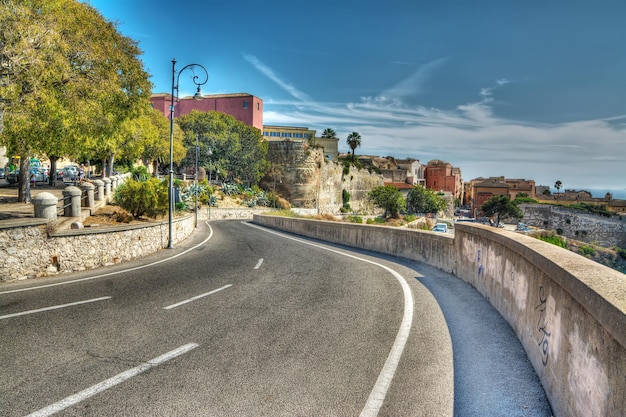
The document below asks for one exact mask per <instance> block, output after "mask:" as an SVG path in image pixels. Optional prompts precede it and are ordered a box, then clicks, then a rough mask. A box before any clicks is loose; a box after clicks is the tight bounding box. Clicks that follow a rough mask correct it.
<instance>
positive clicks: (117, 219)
mask: <svg viewBox="0 0 626 417" xmlns="http://www.w3.org/2000/svg"><path fill="white" fill-rule="evenodd" d="M157 220H159V219H149V218H144V217H140V218H138V219H135V218H133V216H132V215H131V214H130V213H128V212H127V211H126V210H124V209H123V208H121V207H119V206H115V205H106V206H103V207H101V208H99V209H98V210H96V212H95V213H94V214H93V215H91V216H89V217H87V218H86V219H85V220H84V221H83V225H84V226H96V225H97V226H120V225H123V224H145V223H150V222H154V221H157Z"/></svg>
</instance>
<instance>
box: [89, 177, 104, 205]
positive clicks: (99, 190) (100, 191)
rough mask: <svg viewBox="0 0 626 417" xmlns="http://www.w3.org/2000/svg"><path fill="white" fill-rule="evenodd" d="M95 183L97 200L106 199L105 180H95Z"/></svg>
mask: <svg viewBox="0 0 626 417" xmlns="http://www.w3.org/2000/svg"><path fill="white" fill-rule="evenodd" d="M92 182H93V185H95V186H96V195H95V198H96V201H104V181H102V180H93V181H92Z"/></svg>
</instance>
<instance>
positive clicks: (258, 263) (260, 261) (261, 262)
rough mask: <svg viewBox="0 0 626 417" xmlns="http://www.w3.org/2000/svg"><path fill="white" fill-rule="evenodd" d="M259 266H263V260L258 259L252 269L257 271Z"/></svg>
mask: <svg viewBox="0 0 626 417" xmlns="http://www.w3.org/2000/svg"><path fill="white" fill-rule="evenodd" d="M261 265H263V258H261V259H259V262H257V263H256V266H255V267H254V269H259V268H260V267H261Z"/></svg>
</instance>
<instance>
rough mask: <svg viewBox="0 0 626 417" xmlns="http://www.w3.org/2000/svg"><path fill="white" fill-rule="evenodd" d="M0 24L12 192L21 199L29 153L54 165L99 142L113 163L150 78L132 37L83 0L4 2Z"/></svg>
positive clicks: (145, 99)
mask: <svg viewBox="0 0 626 417" xmlns="http://www.w3.org/2000/svg"><path fill="white" fill-rule="evenodd" d="M0 27H1V28H2V29H1V30H0V68H2V69H1V71H2V73H1V74H0V75H1V78H2V82H0V97H2V100H3V129H2V134H1V135H0V145H4V146H6V147H7V150H8V152H9V153H10V154H12V155H19V156H21V159H20V160H21V167H20V175H21V178H20V193H19V197H18V198H19V200H20V201H28V200H29V199H30V189H29V181H28V180H27V176H28V171H29V161H30V156H35V155H39V156H42V155H47V156H48V157H50V160H51V164H52V168H53V169H54V168H55V165H56V160H57V159H58V158H59V157H62V156H70V157H77V156H80V157H83V156H85V155H87V154H88V152H87V150H90V149H92V148H93V146H94V144H95V143H98V144H99V145H100V149H101V150H103V151H106V152H108V153H107V156H108V157H109V160H110V162H112V161H113V157H112V155H115V152H117V151H118V150H119V149H120V147H121V145H122V143H123V141H125V140H128V138H127V137H124V135H121V134H119V132H120V130H122V125H123V122H124V121H126V120H128V119H132V118H135V117H137V115H138V114H139V113H140V111H141V109H142V108H143V107H145V106H146V105H148V104H149V98H150V89H151V84H150V82H149V80H148V74H147V73H146V72H145V71H144V70H143V64H142V62H141V60H139V58H138V56H139V54H140V50H139V48H138V47H137V44H136V42H135V41H133V40H131V39H130V38H127V37H124V36H122V35H121V34H120V33H118V32H117V30H116V26H115V25H114V24H113V23H111V22H108V21H106V20H105V19H104V18H103V17H102V16H101V15H100V13H99V12H98V11H97V10H96V9H95V8H93V7H91V6H90V5H88V4H86V3H84V2H78V1H75V0H54V1H52V0H19V1H18V0H3V1H2V2H0ZM53 172H54V171H53Z"/></svg>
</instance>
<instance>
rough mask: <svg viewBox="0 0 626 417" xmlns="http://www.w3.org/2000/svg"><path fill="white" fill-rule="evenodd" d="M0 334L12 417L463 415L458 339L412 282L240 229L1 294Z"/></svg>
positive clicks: (394, 269) (327, 248)
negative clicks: (458, 398) (457, 380)
mask: <svg viewBox="0 0 626 417" xmlns="http://www.w3.org/2000/svg"><path fill="white" fill-rule="evenodd" d="M312 243H313V244H312ZM173 256H174V257H173ZM169 257H173V258H172V259H168V258H169ZM166 259H167V260H166ZM42 284H43V285H42ZM0 326H2V327H1V328H2V339H3V343H2V344H1V345H0V355H1V357H2V359H3V360H2V361H1V363H0V379H1V380H0V403H2V404H3V406H2V409H1V410H0V414H1V415H7V416H13V415H27V414H29V413H33V415H51V414H53V413H56V412H59V411H61V412H62V414H63V415H84V414H89V415H95V416H98V415H102V416H112V415H168V416H175V415H181V416H182V415H186V416H187V415H237V416H245V415H250V416H262V415H272V416H276V415H290V416H293V415H307V416H313V415H324V416H328V415H337V416H354V415H364V416H365V415H402V416H411V415H429V416H431V415H432V416H434V415H452V412H453V392H454V390H453V384H454V373H453V353H452V344H451V338H450V335H449V333H448V330H447V326H446V322H445V318H444V315H443V314H442V311H441V309H440V308H439V306H438V304H437V302H436V300H435V298H434V297H433V296H432V294H431V293H430V291H428V290H427V289H426V288H425V286H424V285H423V284H422V283H420V282H419V281H418V280H417V279H416V273H415V270H414V269H412V268H408V267H407V266H406V265H403V264H402V263H400V262H398V261H397V260H394V259H389V258H380V257H377V256H374V255H372V254H367V253H356V252H354V251H350V250H347V249H345V248H338V247H336V246H332V245H326V244H323V243H320V242H311V241H304V240H302V239H293V238H292V237H290V238H287V237H285V236H284V235H278V234H275V233H270V231H268V230H262V229H259V228H257V227H251V226H250V225H248V224H245V223H242V222H239V221H219V222H213V223H211V226H210V227H209V226H203V227H202V228H201V230H199V232H198V233H196V234H194V236H193V237H192V238H191V239H190V240H189V241H187V242H185V243H184V244H181V245H179V246H178V247H177V248H175V249H174V250H169V251H168V250H164V251H161V252H159V253H158V254H155V255H153V256H149V257H147V258H145V259H142V260H141V261H138V262H132V263H127V264H124V265H117V266H114V267H111V268H103V269H100V270H97V271H89V272H82V273H78V274H72V275H71V276H64V277H58V278H51V279H46V280H45V281H41V282H23V283H17V284H9V285H3V286H1V287H0ZM6 341H10V342H9V343H7V342H6Z"/></svg>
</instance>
